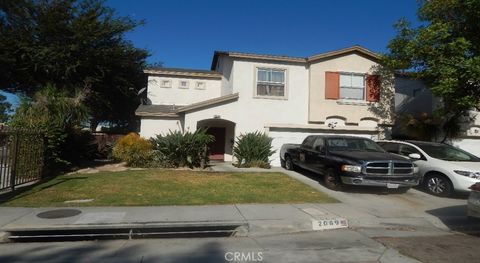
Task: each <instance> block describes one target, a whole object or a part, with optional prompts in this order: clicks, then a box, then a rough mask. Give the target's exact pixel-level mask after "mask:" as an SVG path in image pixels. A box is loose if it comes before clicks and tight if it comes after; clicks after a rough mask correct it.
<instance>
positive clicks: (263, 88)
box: [256, 68, 285, 97]
mask: <svg viewBox="0 0 480 263" xmlns="http://www.w3.org/2000/svg"><path fill="white" fill-rule="evenodd" d="M256 96H259V97H285V70H283V69H268V68H258V69H257V87H256Z"/></svg>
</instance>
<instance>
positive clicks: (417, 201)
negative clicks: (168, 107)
mask: <svg viewBox="0 0 480 263" xmlns="http://www.w3.org/2000/svg"><path fill="white" fill-rule="evenodd" d="M216 169H217V170H222V169H232V168H230V167H228V166H225V167H217V168H216ZM245 170H246V169H242V171H245ZM234 171H238V170H235V169H234ZM247 171H248V169H247ZM270 171H281V172H285V173H286V174H287V175H289V176H291V177H293V178H295V179H297V180H300V181H302V182H304V183H306V184H308V185H310V186H311V187H313V188H315V189H318V190H320V191H323V192H325V193H327V194H329V195H331V196H332V197H334V198H336V199H337V200H339V201H341V202H340V203H330V204H236V205H222V206H165V207H91V208H78V209H79V210H80V211H81V213H80V214H78V215H76V216H72V217H68V218H60V219H41V218H38V217H37V216H36V215H37V214H38V213H40V212H45V211H48V210H52V209H53V208H0V229H3V230H4V231H8V230H12V229H27V228H30V229H41V228H65V227H89V226H90V227H93V226H101V225H113V226H125V225H139V224H140V225H141V224H143V225H148V224H153V225H162V224H163V225H172V224H177V225H181V224H186V225H188V224H222V223H223V224H225V223H237V224H239V225H242V226H243V227H241V228H242V229H241V231H239V233H238V234H237V235H236V236H234V237H223V238H171V239H132V240H110V241H80V242H48V243H4V244H0V262H419V261H417V259H419V260H421V262H442V259H450V258H448V255H449V253H448V252H446V251H448V249H446V248H448V247H450V249H451V250H452V249H453V251H451V252H452V253H450V254H451V255H452V256H453V255H454V256H455V259H456V261H459V262H475V261H476V260H478V258H480V251H476V250H475V249H474V248H473V249H472V247H475V246H476V245H477V243H475V242H478V240H479V239H478V237H476V235H478V233H479V232H480V231H479V230H480V224H479V222H478V221H475V220H469V219H468V218H467V216H466V197H465V196H461V195H460V196H456V197H454V198H439V197H435V196H431V195H429V194H426V193H424V192H422V191H419V190H415V189H412V190H410V191H408V192H407V193H403V194H399V193H395V192H392V191H384V190H380V189H375V188H350V189H347V190H346V191H344V192H335V191H330V190H328V189H326V188H325V187H324V186H323V185H322V184H321V177H317V176H316V175H314V174H312V173H309V172H305V171H301V172H293V171H285V170H282V169H281V168H273V169H271V170H270ZM328 218H346V219H347V220H348V225H349V227H348V228H343V229H335V230H325V231H314V230H313V226H312V222H313V220H317V219H328ZM426 241H429V242H426ZM455 244H457V245H455ZM458 244H463V245H462V246H459V245H458ZM467 244H471V245H470V246H469V245H467ZM426 245H429V246H426ZM415 248H417V249H415ZM462 249H464V250H465V251H463V250H462ZM436 250H438V251H442V252H443V254H442V253H436V252H437V251H436ZM425 251H431V253H425ZM400 252H402V253H404V254H401V253H400ZM453 252H456V253H453ZM445 253H446V254H445ZM434 255H437V257H435V256H434ZM438 255H444V256H442V257H441V258H439V257H438ZM443 262H448V261H443Z"/></svg>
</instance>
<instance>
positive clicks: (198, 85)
mask: <svg viewBox="0 0 480 263" xmlns="http://www.w3.org/2000/svg"><path fill="white" fill-rule="evenodd" d="M195 88H196V89H205V82H203V81H197V82H196V83H195Z"/></svg>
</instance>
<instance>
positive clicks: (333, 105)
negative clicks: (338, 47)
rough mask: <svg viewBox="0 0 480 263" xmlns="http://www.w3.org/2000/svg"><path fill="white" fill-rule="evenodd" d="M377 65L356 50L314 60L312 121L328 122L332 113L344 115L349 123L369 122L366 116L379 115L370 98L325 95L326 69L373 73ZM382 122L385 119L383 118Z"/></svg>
mask: <svg viewBox="0 0 480 263" xmlns="http://www.w3.org/2000/svg"><path fill="white" fill-rule="evenodd" d="M375 65H377V63H375V62H374V61H373V60H371V59H369V58H366V57H364V56H362V55H359V54H356V53H350V54H346V55H343V56H339V57H336V58H332V59H328V60H323V61H318V62H314V63H312V64H311V65H310V76H309V81H310V82H309V84H310V93H309V95H310V96H309V122H325V121H326V120H327V118H328V117H330V116H339V117H343V118H345V119H346V120H345V122H346V123H350V124H351V123H356V124H359V125H363V124H366V125H367V126H371V125H372V123H371V122H364V121H362V119H364V118H376V119H381V118H380V117H379V116H376V115H375V114H373V113H372V112H371V111H369V107H371V106H372V103H369V102H367V101H345V100H329V99H325V72H326V71H334V72H354V73H362V74H365V73H372V67H373V66H375ZM380 123H382V121H380Z"/></svg>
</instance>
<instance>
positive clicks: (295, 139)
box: [268, 128, 377, 166]
mask: <svg viewBox="0 0 480 263" xmlns="http://www.w3.org/2000/svg"><path fill="white" fill-rule="evenodd" d="M308 135H347V136H359V137H364V138H369V139H377V137H376V134H372V133H371V132H370V133H344V132H340V131H339V132H335V131H325V130H320V131H319V130H309V129H274V128H270V131H269V133H268V136H270V137H271V138H273V140H272V146H273V149H274V150H275V153H274V154H273V155H272V157H271V161H270V164H271V165H272V166H280V148H281V147H282V145H283V144H286V143H297V144H300V143H302V142H303V140H304V139H305V137H307V136H308Z"/></svg>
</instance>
